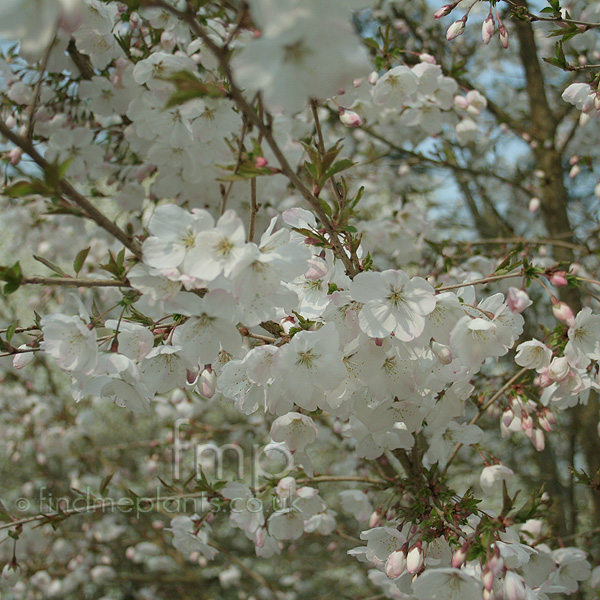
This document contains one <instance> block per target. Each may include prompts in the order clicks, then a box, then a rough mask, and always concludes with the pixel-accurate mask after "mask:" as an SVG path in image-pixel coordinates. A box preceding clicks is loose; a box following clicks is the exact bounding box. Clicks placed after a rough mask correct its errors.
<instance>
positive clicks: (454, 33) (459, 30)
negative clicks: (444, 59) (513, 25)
mask: <svg viewBox="0 0 600 600" xmlns="http://www.w3.org/2000/svg"><path fill="white" fill-rule="evenodd" d="M462 1H463V0H458V1H457V2H453V3H452V4H444V6H442V7H441V8H440V9H438V10H437V11H436V12H435V14H434V18H435V19H438V20H439V19H441V18H442V17H445V16H447V15H449V14H450V13H452V11H453V10H454V9H455V8H456V7H457V6H458V5H459V4H461V2H462ZM476 4H477V0H476V1H475V2H472V3H471V4H470V5H469V7H468V8H467V9H466V11H465V14H464V16H463V17H462V18H461V19H459V20H458V21H454V23H452V25H450V27H449V28H448V31H447V32H446V39H447V40H448V41H451V40H453V39H455V38H457V37H458V36H460V35H462V34H463V33H464V32H465V28H466V25H467V19H468V18H469V13H470V12H471V10H472V8H473V7H474V6H475V5H476ZM492 7H493V9H494V12H495V14H496V19H497V20H498V39H499V40H500V44H501V45H502V47H503V48H508V44H509V39H508V38H509V36H508V30H507V29H506V27H505V26H504V24H503V23H502V21H501V20H500V15H499V14H498V10H497V8H496V3H495V2H490V9H489V12H488V16H487V18H486V19H485V21H483V24H482V26H481V38H482V39H483V43H484V44H486V45H487V44H489V43H490V41H491V40H492V38H493V37H494V33H495V32H496V22H495V21H494V15H493V14H492Z"/></svg>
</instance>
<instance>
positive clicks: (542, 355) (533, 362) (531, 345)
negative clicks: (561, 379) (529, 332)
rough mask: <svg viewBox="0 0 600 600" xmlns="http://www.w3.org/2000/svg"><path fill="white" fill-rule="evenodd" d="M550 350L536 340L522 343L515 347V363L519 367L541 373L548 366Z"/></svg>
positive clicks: (550, 356)
mask: <svg viewBox="0 0 600 600" xmlns="http://www.w3.org/2000/svg"><path fill="white" fill-rule="evenodd" d="M551 360H552V350H550V348H548V347H547V346H546V344H543V343H542V342H540V341H538V340H531V341H529V342H523V343H522V344H519V345H518V346H517V354H516V356H515V362H516V363H517V364H518V365H519V366H521V367H527V368H528V369H535V370H536V371H537V372H538V373H541V372H542V371H543V370H544V369H547V368H548V367H549V366H550V361H551Z"/></svg>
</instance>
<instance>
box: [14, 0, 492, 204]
mask: <svg viewBox="0 0 600 600" xmlns="http://www.w3.org/2000/svg"><path fill="white" fill-rule="evenodd" d="M59 4H60V3H57V6H58V5H59ZM361 4H362V3H361V2H358V3H356V6H359V5H361ZM320 6H321V5H320V4H319V3H314V4H312V3H311V4H310V10H308V7H307V6H303V7H302V8H301V9H300V7H299V5H298V7H295V8H294V10H293V11H292V13H291V14H292V15H293V16H294V18H291V17H290V10H291V9H290V7H287V5H283V4H282V5H281V6H280V7H279V5H278V7H277V10H270V11H269V12H268V13H265V14H262V16H261V14H259V13H258V11H259V10H261V9H260V4H257V7H258V8H255V12H256V13H257V14H256V15H255V19H256V20H257V25H259V26H260V27H261V36H260V37H259V38H258V39H256V40H254V39H250V40H245V39H243V36H242V37H240V38H236V39H235V43H236V44H238V45H239V48H240V52H239V54H238V55H237V56H236V59H235V60H234V62H233V64H232V69H233V74H234V77H235V81H236V82H237V83H238V85H240V86H243V87H245V88H246V91H247V92H251V91H252V90H253V89H260V90H261V92H262V95H263V98H264V101H265V104H266V106H267V107H268V108H270V109H272V110H275V111H279V110H284V112H283V113H282V114H280V115H279V116H278V117H277V119H278V122H277V128H275V137H276V139H277V141H278V143H279V145H280V147H281V148H282V149H283V151H284V154H285V155H286V158H287V159H288V160H289V161H290V162H291V163H299V162H301V160H302V148H301V146H300V145H299V144H298V143H297V140H298V139H299V138H301V137H304V136H306V135H307V134H309V131H310V129H309V125H308V123H307V121H306V119H305V117H303V115H302V114H300V115H295V113H298V112H299V111H301V110H302V108H304V106H305V105H306V98H307V96H308V95H309V96H311V97H317V98H326V97H329V96H332V95H334V94H343V95H342V96H338V101H334V102H335V104H336V107H335V108H334V110H336V111H338V110H339V112H340V118H341V120H342V122H343V123H346V124H348V125H349V126H356V125H358V124H362V123H363V122H365V123H366V124H367V125H369V126H370V127H371V126H372V127H374V131H375V132H376V133H379V132H383V131H388V130H389V127H390V125H391V126H393V128H394V130H397V133H398V137H406V138H407V139H410V140H411V141H413V142H418V141H420V140H422V139H424V138H425V137H427V136H429V135H436V134H438V133H440V132H441V131H442V128H443V127H444V125H450V126H455V127H456V135H457V138H458V140H459V142H460V144H462V145H464V144H467V143H471V142H473V141H474V140H475V139H476V138H477V136H478V134H479V128H478V126H477V124H476V123H475V121H473V118H472V117H473V115H476V114H477V112H476V111H477V110H478V109H480V108H482V107H484V106H485V100H483V99H482V98H483V97H480V98H476V99H473V101H474V103H471V104H467V103H465V102H464V101H463V100H461V99H460V98H461V97H460V96H458V97H457V102H455V103H454V105H453V99H454V97H455V94H456V91H457V89H458V88H457V84H456V82H455V81H454V80H453V79H452V78H450V77H447V76H443V75H442V69H441V67H440V66H439V65H436V64H434V63H435V60H434V59H433V57H431V56H430V55H426V54H423V55H422V56H421V63H420V64H417V65H415V66H413V67H407V66H401V67H394V68H392V69H390V70H388V71H387V72H384V73H377V72H372V73H371V75H370V76H368V77H367V75H368V73H369V70H370V68H369V62H368V60H367V55H366V52H365V50H364V47H363V45H361V44H360V43H358V41H357V38H356V34H354V32H352V31H351V30H350V29H349V28H347V26H346V25H344V26H343V27H340V26H335V27H334V26H333V23H334V22H335V23H344V19H346V18H347V16H348V11H349V9H351V8H354V6H346V4H341V3H340V4H335V5H334V6H329V5H328V7H327V10H325V12H324V13H323V9H322V8H320ZM8 13H10V10H9V11H8ZM10 14H12V13H10ZM120 17H121V13H120V11H119V10H118V9H117V6H116V5H111V4H108V5H107V4H104V3H101V2H96V1H95V0H89V1H88V0H86V1H85V2H83V3H81V5H80V6H79V7H78V26H77V28H76V29H75V31H74V33H73V42H74V43H75V45H76V47H77V49H78V51H80V52H82V53H84V54H85V55H86V56H87V55H89V56H90V57H92V66H93V67H94V68H95V69H107V73H108V75H107V76H100V75H93V76H91V77H90V78H89V79H86V80H84V81H81V82H79V83H78V85H77V88H76V89H77V93H76V96H75V97H71V98H70V99H69V104H68V110H66V111H65V112H64V113H58V114H56V112H55V111H51V110H48V109H46V108H44V107H43V106H42V107H41V108H39V109H38V110H37V111H36V114H35V125H34V126H35V133H36V135H38V136H41V138H43V139H45V140H46V142H47V145H48V150H47V154H46V156H47V158H48V160H51V161H58V162H60V163H63V162H65V161H69V171H68V172H69V176H70V177H72V178H73V179H75V180H76V181H80V182H82V183H84V182H86V181H90V182H91V181H93V182H96V181H97V180H98V179H102V180H106V181H115V182H116V183H117V189H118V196H117V200H118V202H119V204H120V205H121V206H122V207H123V208H125V209H127V210H133V209H134V208H136V207H137V206H138V205H139V202H140V201H142V200H143V199H144V198H145V197H146V195H147V186H146V183H145V182H147V181H151V187H150V191H151V194H152V195H153V196H155V197H158V198H164V197H170V198H179V199H180V200H182V201H184V200H187V201H190V202H192V204H193V205H199V204H201V205H202V206H208V205H209V204H211V205H215V204H217V203H218V202H219V201H220V194H221V192H220V187H219V184H218V181H215V179H218V177H219V174H220V169H219V165H224V164H227V163H231V162H232V158H231V151H230V149H229V147H228V145H227V143H226V139H227V138H233V137H235V136H236V135H237V134H238V132H239V130H240V129H241V126H242V124H241V120H240V117H239V115H238V114H237V113H236V112H235V111H234V110H233V107H232V104H231V102H230V101H228V100H227V99H225V98H221V99H211V98H203V99H195V100H193V101H190V102H187V103H186V104H184V105H181V106H177V105H176V106H172V107H170V108H168V109H166V110H165V109H164V107H165V104H166V103H167V101H168V100H169V98H170V96H171V94H172V92H173V84H172V83H171V82H170V81H169V78H171V77H173V76H175V75H176V74H177V73H180V72H182V71H187V72H190V73H198V71H199V69H201V71H202V75H201V76H202V77H203V79H204V81H205V82H207V83H211V82H213V81H214V80H215V78H216V77H217V74H216V64H215V60H214V58H213V57H212V55H211V54H210V52H208V51H207V50H206V48H205V45H204V44H203V43H202V42H201V41H200V40H197V39H196V40H195V39H192V38H191V36H190V33H189V30H187V28H185V27H183V26H182V24H181V22H179V21H178V20H177V19H175V18H174V17H172V16H171V15H169V14H168V13H166V12H165V11H164V10H161V9H158V8H152V9H149V8H146V9H140V12H139V15H138V13H132V16H131V19H130V21H129V22H127V23H123V22H122V20H121V18H120ZM143 19H144V20H148V22H149V23H150V25H153V26H156V27H161V28H164V33H163V35H162V36H161V38H160V40H159V41H158V43H157V44H156V45H155V46H154V47H152V49H151V50H152V51H151V52H146V53H142V54H141V55H140V56H137V55H136V54H140V52H141V51H140V49H139V48H138V47H137V46H140V47H141V44H142V42H143V44H144V45H147V44H148V39H147V38H148V35H149V34H148V30H147V27H146V26H144V25H143V21H142V20H143ZM299 21H301V22H304V23H305V27H304V26H303V27H299V26H298V22H299ZM50 22H52V21H50ZM290 23H293V24H294V39H296V38H297V39H298V44H297V45H298V47H297V48H296V46H294V44H290V33H289V32H288V31H287V29H286V27H289V24H290ZM211 25H212V28H213V29H214V31H215V32H216V33H215V35H218V36H219V37H220V39H224V38H226V36H227V33H228V31H227V29H226V27H225V24H224V23H222V22H220V21H218V20H211ZM19 31H20V35H21V36H23V32H22V31H21V30H19ZM307 31H310V32H311V35H310V36H308V34H306V35H305V33H306V32H307ZM6 33H7V34H9V33H8V30H7V32H6ZM123 34H127V35H130V36H132V38H133V39H136V38H139V40H140V43H139V44H137V46H136V47H134V48H133V49H132V52H131V55H130V56H126V55H125V53H124V51H123V49H122V48H121V46H119V44H118V42H117V37H116V36H117V35H119V36H121V35H123ZM9 35H10V34H9ZM69 35H70V30H63V29H61V30H59V32H58V34H57V41H56V42H55V45H54V46H53V48H52V52H51V54H50V57H51V61H50V62H49V64H48V67H47V68H48V70H49V71H54V72H56V73H61V71H63V70H70V71H73V70H74V69H75V66H74V64H73V63H72V62H71V61H70V60H69V58H67V57H66V55H65V54H64V51H65V49H66V48H67V45H68V43H69ZM312 36H316V38H315V39H313V37H312ZM317 38H318V39H321V38H326V39H327V44H324V43H317ZM302 44H310V46H311V48H313V49H312V50H311V51H310V52H306V51H303V46H302ZM332 44H338V45H341V46H342V47H343V48H346V47H347V51H344V52H342V53H341V54H339V55H338V54H335V55H332V54H331V53H329V51H328V50H327V49H328V48H329V47H330V45H332ZM291 47H293V52H292V51H291V50H290V48H291ZM317 48H322V49H323V51H322V53H321V52H320V51H319V52H316V51H315V49H317ZM99 49H102V52H99V51H98V50H99ZM355 54H356V55H355ZM334 56H335V60H333V57H334ZM340 57H343V58H344V59H345V61H346V62H345V64H346V67H344V68H342V66H341V65H340V60H339V59H340ZM267 59H268V60H267ZM265 61H267V64H265ZM273 61H275V63H276V64H273V65H271V63H272V62H273ZM268 66H272V69H273V70H270V69H269V68H267V67H268ZM328 66H330V67H331V69H329V70H328V68H327V67H328ZM277 69H279V70H280V71H281V73H282V76H284V77H285V78H289V79H290V82H289V83H288V84H284V83H283V82H282V80H281V77H279V76H277V75H273V73H278V72H279V71H278V70H277ZM6 71H7V77H6V84H7V86H8V89H7V95H8V97H9V98H10V99H11V100H12V101H13V102H14V103H15V104H16V105H17V106H18V107H25V106H27V105H28V104H29V103H30V102H31V101H32V98H33V96H34V94H35V90H34V85H35V84H34V83H29V81H30V80H31V78H30V77H29V76H28V74H27V73H26V70H24V71H23V75H22V76H19V77H17V76H15V74H14V73H13V72H11V69H10V68H9V67H8V65H6ZM258 71H259V72H260V73H262V74H263V75H264V74H267V73H268V74H269V75H268V77H269V78H270V79H269V78H268V79H265V78H264V76H263V77H259V76H258V75H257V72H258ZM286 81H287V79H286ZM344 90H345V91H344ZM51 94H52V92H51V90H50V89H44V101H45V102H47V103H50V102H53V101H54V102H58V101H59V99H58V98H52V96H51ZM470 100H471V99H469V100H468V101H467V102H470ZM339 102H342V103H343V104H344V105H345V107H341V106H340V104H339ZM469 106H470V107H471V108H470V109H469V108H468V107H469ZM453 107H455V108H456V109H457V110H458V111H459V113H460V112H462V111H463V110H466V111H467V114H468V115H470V116H464V117H462V118H461V119H460V121H458V122H457V119H456V115H455V114H454V111H453V110H452V109H453ZM398 112H401V117H400V119H397V114H398ZM31 116H32V115H29V114H28V113H27V111H21V110H17V111H15V113H14V115H13V117H12V118H13V120H14V121H15V123H16V124H17V125H18V126H21V127H25V128H26V127H27V126H28V125H29V124H28V122H27V119H29V118H31ZM125 123H127V125H126V124H125ZM107 130H109V131H111V133H110V134H109V138H108V139H110V138H113V136H114V139H117V137H118V139H119V147H118V149H117V150H115V149H109V148H107V147H106V141H107V137H106V133H102V132H106V131H107ZM117 132H121V134H120V136H117ZM18 152H19V154H18V156H15V157H14V161H15V162H18V160H20V156H21V155H20V151H18ZM265 158H266V160H267V161H268V162H267V163H266V164H269V162H273V159H274V157H273V156H272V155H271V152H270V151H269V150H265ZM221 173H222V171H221ZM149 178H150V179H149ZM267 179H269V178H267ZM200 182H202V183H203V187H202V189H203V194H202V197H201V198H200V196H199V194H198V185H199V183H200ZM207 182H211V184H210V185H206V183H207ZM260 185H261V186H262V187H263V188H265V189H271V188H275V189H276V190H278V192H279V193H278V195H279V194H280V193H281V185H280V184H279V185H278V184H277V183H274V182H273V181H272V178H270V179H269V181H268V182H267V181H265V178H262V179H261V180H260ZM113 193H114V192H113ZM240 200H241V194H239V188H238V187H236V188H234V192H233V195H232V198H231V202H239V201H240ZM242 201H243V200H242Z"/></svg>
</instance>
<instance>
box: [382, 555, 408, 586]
mask: <svg viewBox="0 0 600 600" xmlns="http://www.w3.org/2000/svg"><path fill="white" fill-rule="evenodd" d="M404 571H406V556H405V555H404V552H402V550H396V551H395V552H392V553H391V554H390V555H389V556H388V558H387V560H386V561H385V574H386V575H387V576H388V577H389V578H390V579H396V577H400V575H402V573H404Z"/></svg>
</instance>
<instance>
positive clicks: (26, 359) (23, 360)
mask: <svg viewBox="0 0 600 600" xmlns="http://www.w3.org/2000/svg"><path fill="white" fill-rule="evenodd" d="M25 349H30V348H29V347H28V346H27V345H26V344H23V345H21V346H19V350H25ZM32 360H33V352H18V353H17V354H15V355H14V356H13V367H14V368H15V369H22V368H24V367H26V366H27V365H28V364H29V363H30V362H31V361H32Z"/></svg>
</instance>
